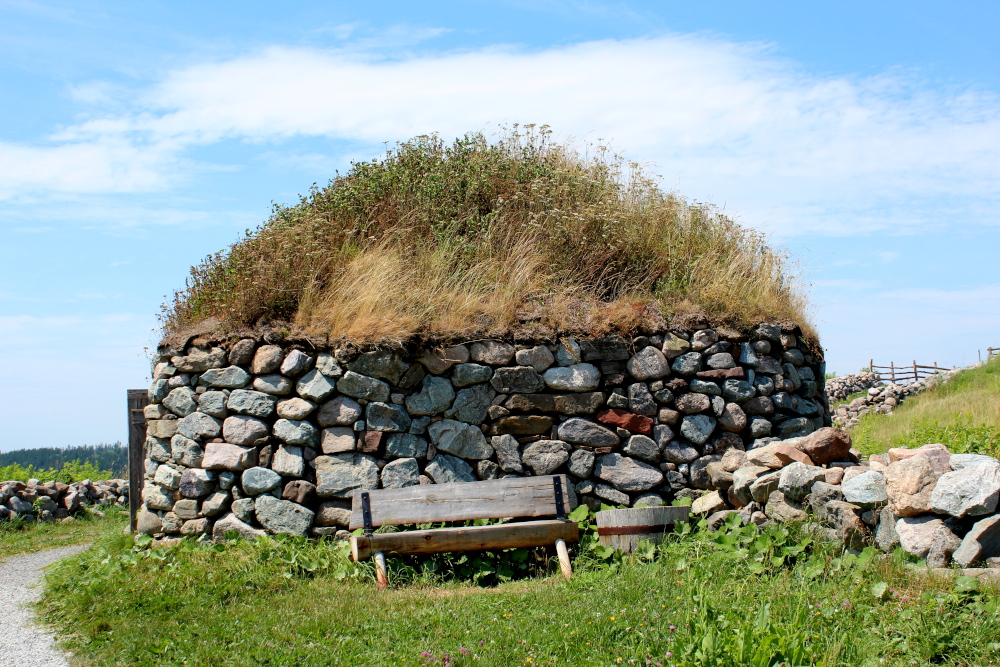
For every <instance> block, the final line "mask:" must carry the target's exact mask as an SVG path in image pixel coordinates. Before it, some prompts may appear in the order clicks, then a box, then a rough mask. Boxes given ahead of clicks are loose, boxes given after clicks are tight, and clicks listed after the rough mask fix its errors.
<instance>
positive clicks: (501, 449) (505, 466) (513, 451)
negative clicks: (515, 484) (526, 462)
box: [490, 435, 524, 475]
mask: <svg viewBox="0 0 1000 667" xmlns="http://www.w3.org/2000/svg"><path fill="white" fill-rule="evenodd" d="M490 444H491V445H492V446H493V450H494V451H495V452H496V453H497V462H498V463H499V464H500V468H501V469H502V470H503V471H504V472H506V473H510V474H515V475H521V474H523V473H524V467H523V466H522V465H521V453H520V451H519V447H520V445H519V443H518V442H517V438H515V437H514V436H512V435H497V436H493V437H492V438H490Z"/></svg>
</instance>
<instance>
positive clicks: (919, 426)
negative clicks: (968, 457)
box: [851, 359, 1000, 456]
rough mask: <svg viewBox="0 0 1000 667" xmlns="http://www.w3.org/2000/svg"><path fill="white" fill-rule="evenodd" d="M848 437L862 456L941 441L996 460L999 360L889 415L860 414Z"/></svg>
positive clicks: (998, 449)
mask: <svg viewBox="0 0 1000 667" xmlns="http://www.w3.org/2000/svg"><path fill="white" fill-rule="evenodd" d="M851 437H852V439H853V440H854V444H855V446H856V447H857V448H858V449H860V450H861V451H862V452H864V453H866V454H877V453H881V452H884V451H886V450H887V449H889V448H890V447H919V446H921V445H925V444H927V443H930V442H940V443H943V444H945V445H947V446H948V448H949V449H951V450H952V451H953V452H976V453H983V454H990V455H992V456H1000V359H994V360H993V361H991V362H990V363H988V364H986V365H983V366H979V367H977V368H972V369H969V370H967V371H964V372H962V373H959V374H958V375H957V376H955V377H954V378H953V379H952V380H950V381H949V382H947V383H945V384H943V385H941V386H939V387H935V388H934V389H931V390H928V391H926V392H924V393H923V394H919V395H917V396H915V397H911V398H908V399H907V400H906V401H905V402H904V403H903V404H902V405H901V406H900V407H899V408H898V409H897V410H896V411H895V412H894V413H893V414H891V415H865V416H864V417H862V418H861V420H860V421H859V422H858V425H857V426H856V427H855V428H853V429H852V430H851Z"/></svg>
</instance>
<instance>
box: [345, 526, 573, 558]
mask: <svg viewBox="0 0 1000 667" xmlns="http://www.w3.org/2000/svg"><path fill="white" fill-rule="evenodd" d="M560 539H562V540H565V541H567V542H577V541H579V539H580V527H579V526H578V525H577V523H576V522H575V521H570V520H568V519H566V520H563V521H559V520H552V521H527V522H524V523H505V524H498V525H494V526H472V527H468V528H435V529H432V530H408V531H402V532H399V533H382V534H377V535H371V536H365V535H355V536H354V537H352V538H351V558H353V559H354V560H355V561H362V560H366V559H368V558H371V556H372V554H374V553H375V552H379V551H380V552H382V553H396V554H435V553H443V552H446V551H481V550H484V549H516V548H524V547H543V546H547V545H550V544H555V542H556V540H560Z"/></svg>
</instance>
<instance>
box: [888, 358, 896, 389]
mask: <svg viewBox="0 0 1000 667" xmlns="http://www.w3.org/2000/svg"><path fill="white" fill-rule="evenodd" d="M889 382H891V383H893V384H896V365H895V364H894V363H893V362H891V361H890V362H889Z"/></svg>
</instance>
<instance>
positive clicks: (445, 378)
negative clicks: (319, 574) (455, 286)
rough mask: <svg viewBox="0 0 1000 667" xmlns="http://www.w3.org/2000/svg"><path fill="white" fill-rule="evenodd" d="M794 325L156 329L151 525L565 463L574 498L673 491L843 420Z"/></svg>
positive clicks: (254, 526) (317, 510)
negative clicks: (315, 334)
mask: <svg viewBox="0 0 1000 667" xmlns="http://www.w3.org/2000/svg"><path fill="white" fill-rule="evenodd" d="M823 372H824V367H823V362H822V358H821V357H820V356H819V352H818V348H817V347H816V346H815V344H814V343H813V344H810V343H809V342H808V341H806V340H804V339H803V338H802V336H801V334H800V332H799V330H798V327H797V326H796V325H795V324H793V323H787V324H783V325H777V324H761V325H759V326H757V327H756V328H755V329H754V330H753V331H751V332H749V333H740V332H736V331H728V330H722V329H711V328H702V329H698V330H695V331H680V330H670V331H664V332H661V333H657V334H651V335H649V336H639V337H636V338H632V339H627V338H622V337H617V336H609V337H605V338H600V339H587V340H584V339H580V340H575V339H571V338H566V339H562V340H559V341H552V342H542V343H539V342H535V341H532V342H530V343H521V344H511V343H508V342H502V341H479V342H475V343H472V344H470V345H456V346H453V347H449V348H447V349H439V350H426V349H425V350H421V349H412V350H396V349H377V350H373V351H369V352H364V353H360V352H359V351H357V350H353V351H352V350H351V349H348V348H341V349H330V348H324V347H323V346H322V344H315V346H313V347H310V346H309V345H307V344H304V343H297V344H288V343H286V344H282V345H277V344H271V343H267V342H266V341H260V340H254V339H250V338H245V339H242V340H238V341H212V340H207V339H204V338H198V339H194V340H188V341H185V343H184V345H183V346H179V347H176V348H171V347H170V346H167V345H164V346H161V347H160V348H159V350H158V355H157V357H156V359H155V360H154V368H153V377H154V380H153V383H152V386H151V387H150V389H149V400H150V403H151V404H150V405H149V406H148V407H147V408H146V417H147V419H148V420H149V421H148V438H147V440H146V450H147V456H148V459H147V461H146V475H145V488H144V489H143V492H142V494H143V500H144V505H145V509H144V511H143V512H142V513H141V515H140V517H139V530H141V531H143V532H146V533H150V534H155V535H165V536H171V535H177V534H181V535H201V534H207V533H212V534H214V535H215V536H216V537H221V536H223V535H224V534H225V533H226V532H228V531H230V530H235V531H238V532H240V533H242V534H245V535H256V534H261V533H262V532H271V533H279V532H283V533H295V534H313V535H316V534H330V533H336V532H337V531H338V530H341V529H343V528H344V526H346V524H347V521H348V518H349V516H350V510H349V507H350V500H349V499H350V498H351V496H352V495H353V493H354V491H355V490H356V489H374V488H379V487H385V488H396V487H405V486H410V485H414V484H434V483H437V484H440V483H446V482H463V481H473V480H477V479H493V478H496V477H501V476H519V475H550V474H555V473H566V474H568V475H569V476H570V479H571V480H572V482H573V485H572V487H573V488H572V491H573V492H574V493H575V494H576V496H578V498H579V501H580V502H584V503H587V504H588V505H590V506H593V507H597V506H599V505H600V504H601V503H602V502H603V503H611V504H615V505H638V504H661V503H665V502H669V501H670V500H672V499H673V498H675V497H678V496H683V495H684V494H685V493H689V492H692V491H693V489H697V488H702V489H710V488H712V487H710V486H708V484H709V483H710V480H709V479H708V477H707V476H706V475H705V474H704V470H705V468H706V466H707V465H708V464H709V463H712V462H715V461H718V460H721V458H722V455H723V454H725V453H726V452H727V451H729V450H736V451H743V450H744V449H747V448H751V447H753V446H755V445H765V444H767V443H769V442H772V441H775V440H778V439H781V438H791V437H799V436H804V435H807V434H809V433H812V432H813V431H815V430H816V429H817V428H821V427H823V426H824V425H829V423H830V418H829V414H828V410H827V403H826V398H825V396H824V395H823V393H822V389H823V385H822V377H823Z"/></svg>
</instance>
